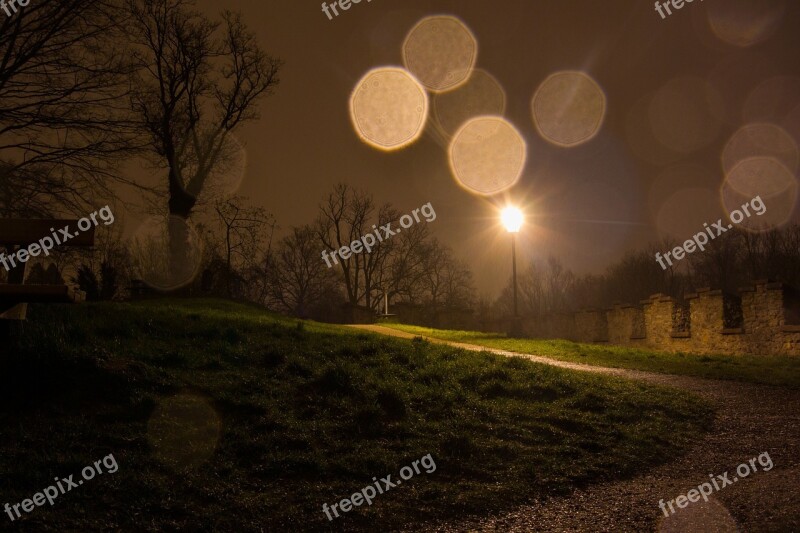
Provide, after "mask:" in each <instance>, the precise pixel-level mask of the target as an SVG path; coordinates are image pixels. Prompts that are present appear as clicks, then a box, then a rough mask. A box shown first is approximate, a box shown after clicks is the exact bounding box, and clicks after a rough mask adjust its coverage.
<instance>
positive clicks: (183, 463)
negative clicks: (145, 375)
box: [147, 394, 221, 470]
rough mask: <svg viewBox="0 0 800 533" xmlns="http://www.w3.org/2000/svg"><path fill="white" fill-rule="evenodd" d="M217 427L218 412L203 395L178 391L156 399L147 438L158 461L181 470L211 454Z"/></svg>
mask: <svg viewBox="0 0 800 533" xmlns="http://www.w3.org/2000/svg"><path fill="white" fill-rule="evenodd" d="M220 428H221V423H220V418H219V415H217V412H216V410H215V409H214V408H213V407H212V406H211V405H209V403H208V402H207V401H206V400H205V399H203V398H201V397H199V396H195V395H192V394H180V395H177V396H174V397H172V398H166V399H164V400H162V401H161V402H159V404H158V406H157V407H156V409H155V411H153V414H152V415H151V416H150V420H149V421H148V423H147V438H148V440H149V442H150V445H151V446H152V449H153V453H154V455H155V457H156V458H157V459H158V460H159V461H161V462H163V463H165V464H167V465H169V466H171V467H173V468H175V469H177V470H183V469H187V468H194V467H198V466H200V465H202V464H203V463H205V462H206V461H207V460H208V459H209V458H210V457H211V455H212V454H213V453H214V450H215V449H216V447H217V443H218V441H219V436H220Z"/></svg>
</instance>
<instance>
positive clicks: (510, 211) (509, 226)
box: [500, 206, 525, 233]
mask: <svg viewBox="0 0 800 533" xmlns="http://www.w3.org/2000/svg"><path fill="white" fill-rule="evenodd" d="M500 220H502V221H503V226H505V228H506V231H508V232H509V233H519V229H520V228H521V227H522V223H523V222H524V220H525V217H524V215H523V214H522V211H520V210H519V209H517V208H516V207H513V206H508V207H506V208H505V209H503V211H502V212H501V213H500Z"/></svg>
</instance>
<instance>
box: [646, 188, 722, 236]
mask: <svg viewBox="0 0 800 533" xmlns="http://www.w3.org/2000/svg"><path fill="white" fill-rule="evenodd" d="M721 216H723V213H721V212H720V206H719V200H718V199H717V195H716V194H715V191H714V190H712V189H705V188H702V187H695V188H689V189H681V190H679V191H677V192H675V193H673V194H672V195H671V196H670V197H669V198H667V199H666V200H665V201H664V202H663V203H662V204H661V208H660V209H659V211H658V215H657V216H656V227H657V228H658V231H659V234H660V235H661V236H662V237H673V238H675V239H678V240H679V241H680V242H683V241H684V240H685V239H688V238H690V237H691V236H692V235H694V234H695V233H697V232H699V231H703V224H704V223H711V222H713V221H716V220H717V218H719V217H721Z"/></svg>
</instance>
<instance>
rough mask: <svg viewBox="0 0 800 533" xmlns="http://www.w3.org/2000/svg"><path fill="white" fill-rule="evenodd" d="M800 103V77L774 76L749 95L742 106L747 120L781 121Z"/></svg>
mask: <svg viewBox="0 0 800 533" xmlns="http://www.w3.org/2000/svg"><path fill="white" fill-rule="evenodd" d="M798 104H800V78H798V77H797V76H773V77H771V78H769V79H767V80H764V81H762V82H761V83H759V84H758V86H757V87H756V88H755V89H753V90H752V91H751V92H750V94H749V95H748V96H747V100H746V101H745V103H744V107H743V108H742V118H743V119H744V120H745V122H774V123H780V122H781V121H783V120H784V119H785V118H786V116H787V115H788V114H789V113H790V112H791V111H792V109H793V108H794V107H795V106H797V105H798Z"/></svg>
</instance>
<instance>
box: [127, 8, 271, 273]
mask: <svg viewBox="0 0 800 533" xmlns="http://www.w3.org/2000/svg"><path fill="white" fill-rule="evenodd" d="M127 5H128V8H129V11H130V13H131V23H130V36H131V37H130V38H131V41H132V43H133V46H134V51H133V57H134V63H135V66H136V67H137V84H136V86H137V88H138V89H137V91H136V94H135V97H134V99H133V102H134V104H133V107H134V110H135V111H136V112H137V114H138V116H139V118H140V121H141V126H142V128H143V130H144V131H145V132H146V133H147V135H148V143H147V144H148V148H149V152H150V154H151V156H152V160H153V162H154V163H155V165H156V166H157V167H158V168H162V169H166V171H167V172H166V185H167V188H166V189H167V190H166V192H167V195H168V202H167V207H168V210H169V214H170V215H174V217H170V220H171V224H170V234H169V240H170V251H171V263H172V265H173V268H176V269H178V270H181V269H182V268H184V266H183V265H182V261H181V253H182V245H183V243H185V242H186V240H187V235H186V234H185V227H186V226H185V224H180V223H172V221H174V220H176V219H178V220H179V219H184V220H185V219H188V218H189V217H190V216H191V214H192V212H193V210H194V208H195V205H196V204H197V201H198V197H199V196H200V194H201V192H202V191H203V190H204V188H205V187H207V186H208V184H209V181H210V180H211V179H212V178H213V176H214V175H215V173H218V172H220V170H221V168H224V167H225V166H226V164H227V162H228V159H229V157H230V152H231V150H232V142H231V137H230V135H231V133H232V132H233V131H234V130H235V129H236V128H237V127H238V126H240V125H242V124H243V123H245V122H248V121H251V120H255V119H257V118H258V117H259V113H258V110H259V100H260V99H261V98H262V97H264V96H268V95H271V94H273V92H274V90H275V88H276V86H277V85H278V83H279V79H278V71H279V70H280V67H281V65H282V62H281V61H280V60H279V59H276V58H274V57H272V56H270V55H268V54H266V53H265V52H264V51H263V50H262V49H261V47H260V46H259V44H258V43H257V41H256V39H255V36H254V35H253V34H252V33H251V32H250V31H249V30H248V29H247V28H246V26H245V24H244V23H243V22H242V19H241V16H240V15H239V14H234V13H231V12H229V11H225V12H223V14H222V22H221V24H220V23H217V22H213V21H211V20H210V19H209V18H207V17H206V16H204V15H202V14H200V13H199V12H197V11H196V10H195V9H194V2H193V1H191V0H127ZM220 28H221V29H220ZM220 33H221V36H219V37H218V34H220Z"/></svg>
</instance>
